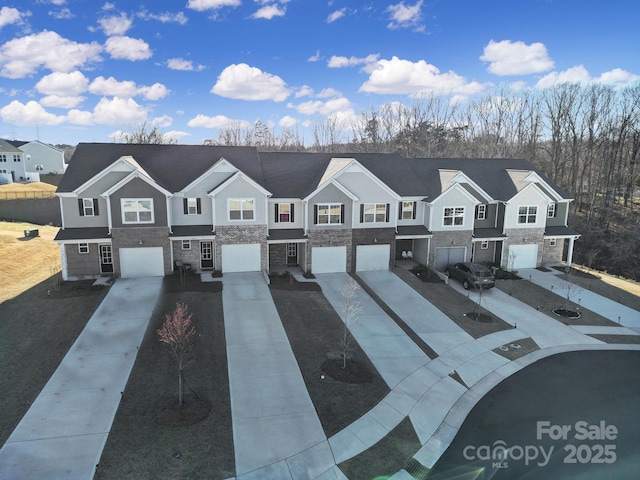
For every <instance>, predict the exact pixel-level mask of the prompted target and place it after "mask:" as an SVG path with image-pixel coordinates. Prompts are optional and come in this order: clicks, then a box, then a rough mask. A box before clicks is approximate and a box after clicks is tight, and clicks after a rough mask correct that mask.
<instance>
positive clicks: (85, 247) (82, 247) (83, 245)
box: [78, 242, 89, 255]
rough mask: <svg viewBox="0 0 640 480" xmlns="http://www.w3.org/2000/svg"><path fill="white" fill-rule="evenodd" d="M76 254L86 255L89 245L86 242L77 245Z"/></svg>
mask: <svg viewBox="0 0 640 480" xmlns="http://www.w3.org/2000/svg"><path fill="white" fill-rule="evenodd" d="M83 250H85V251H84V252H83ZM78 253H79V254H80V255H86V254H87V253H89V244H88V243H87V242H84V243H79V244H78Z"/></svg>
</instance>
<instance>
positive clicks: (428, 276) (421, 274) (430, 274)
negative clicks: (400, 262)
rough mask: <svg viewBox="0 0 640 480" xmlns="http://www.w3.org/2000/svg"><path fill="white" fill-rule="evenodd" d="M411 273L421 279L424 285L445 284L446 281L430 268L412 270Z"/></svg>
mask: <svg viewBox="0 0 640 480" xmlns="http://www.w3.org/2000/svg"><path fill="white" fill-rule="evenodd" d="M410 272H411V273H413V274H414V275H415V276H416V277H417V278H419V279H420V280H421V281H422V283H444V280H442V279H441V278H440V277H439V276H438V274H437V273H436V272H434V271H433V270H431V269H430V268H426V267H423V268H412V269H411V270H410Z"/></svg>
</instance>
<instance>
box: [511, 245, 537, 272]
mask: <svg viewBox="0 0 640 480" xmlns="http://www.w3.org/2000/svg"><path fill="white" fill-rule="evenodd" d="M508 262H509V263H508V265H507V267H508V268H509V269H510V270H518V269H519V268H536V267H537V266H538V244H537V243H532V244H529V245H511V246H510V247H509V257H508Z"/></svg>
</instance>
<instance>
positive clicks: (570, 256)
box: [567, 237, 576, 267]
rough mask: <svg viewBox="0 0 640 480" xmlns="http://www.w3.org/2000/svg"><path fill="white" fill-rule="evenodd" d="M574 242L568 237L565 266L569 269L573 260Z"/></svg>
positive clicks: (572, 238)
mask: <svg viewBox="0 0 640 480" xmlns="http://www.w3.org/2000/svg"><path fill="white" fill-rule="evenodd" d="M575 241H576V238H575V237H570V238H569V248H568V250H567V266H568V267H570V266H571V262H572V260H573V244H574V242H575Z"/></svg>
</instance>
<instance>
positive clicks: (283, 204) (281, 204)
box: [277, 202, 293, 223]
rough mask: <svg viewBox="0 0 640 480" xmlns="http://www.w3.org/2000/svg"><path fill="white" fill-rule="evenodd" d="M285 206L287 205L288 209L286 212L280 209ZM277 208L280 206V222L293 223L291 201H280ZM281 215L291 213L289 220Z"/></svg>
mask: <svg viewBox="0 0 640 480" xmlns="http://www.w3.org/2000/svg"><path fill="white" fill-rule="evenodd" d="M283 207H286V209H287V211H286V212H282V211H280V209H281V208H283ZM277 208H278V223H293V222H292V221H291V203H290V202H283V203H278V204H277ZM280 215H289V220H282V217H281V216H280Z"/></svg>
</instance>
